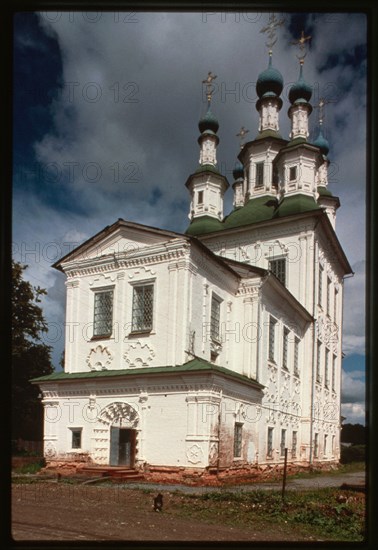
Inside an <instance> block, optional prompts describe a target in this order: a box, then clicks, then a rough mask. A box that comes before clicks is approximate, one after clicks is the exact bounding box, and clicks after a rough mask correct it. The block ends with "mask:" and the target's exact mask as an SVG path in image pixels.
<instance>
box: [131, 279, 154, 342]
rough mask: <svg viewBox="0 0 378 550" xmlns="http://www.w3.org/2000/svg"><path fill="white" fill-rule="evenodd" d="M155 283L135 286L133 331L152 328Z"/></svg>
mask: <svg viewBox="0 0 378 550" xmlns="http://www.w3.org/2000/svg"><path fill="white" fill-rule="evenodd" d="M153 312H154V285H143V286H135V287H134V292H133V318H132V330H133V331H148V330H152V323H153Z"/></svg>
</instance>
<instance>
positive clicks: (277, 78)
mask: <svg viewBox="0 0 378 550" xmlns="http://www.w3.org/2000/svg"><path fill="white" fill-rule="evenodd" d="M283 85H284V82H283V77H282V74H281V73H280V71H278V70H277V69H275V68H274V67H273V66H272V58H271V57H269V65H268V68H267V69H265V71H263V72H262V73H260V74H259V77H258V79H257V82H256V92H257V95H258V96H259V98H260V99H261V98H262V97H269V96H273V97H277V96H279V95H280V94H281V92H282V90H283Z"/></svg>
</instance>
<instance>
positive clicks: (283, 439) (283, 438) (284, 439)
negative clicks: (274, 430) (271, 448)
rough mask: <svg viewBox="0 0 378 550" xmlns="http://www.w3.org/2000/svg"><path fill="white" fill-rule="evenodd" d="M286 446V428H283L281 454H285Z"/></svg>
mask: <svg viewBox="0 0 378 550" xmlns="http://www.w3.org/2000/svg"><path fill="white" fill-rule="evenodd" d="M285 447H286V430H281V444H280V451H281V456H285Z"/></svg>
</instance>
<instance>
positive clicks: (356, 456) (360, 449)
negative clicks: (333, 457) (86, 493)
mask: <svg viewBox="0 0 378 550" xmlns="http://www.w3.org/2000/svg"><path fill="white" fill-rule="evenodd" d="M365 459H366V445H351V446H350V447H344V446H341V456H340V462H341V464H350V463H351V462H364V461H365Z"/></svg>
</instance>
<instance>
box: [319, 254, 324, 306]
mask: <svg viewBox="0 0 378 550" xmlns="http://www.w3.org/2000/svg"><path fill="white" fill-rule="evenodd" d="M323 275H324V268H323V266H322V265H321V264H319V272H318V305H319V306H320V307H322V302H323Z"/></svg>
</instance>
